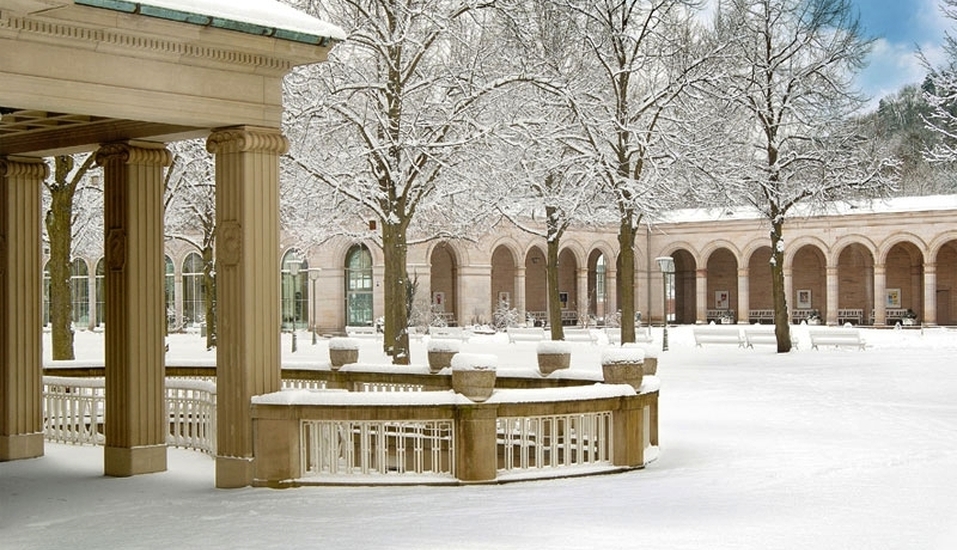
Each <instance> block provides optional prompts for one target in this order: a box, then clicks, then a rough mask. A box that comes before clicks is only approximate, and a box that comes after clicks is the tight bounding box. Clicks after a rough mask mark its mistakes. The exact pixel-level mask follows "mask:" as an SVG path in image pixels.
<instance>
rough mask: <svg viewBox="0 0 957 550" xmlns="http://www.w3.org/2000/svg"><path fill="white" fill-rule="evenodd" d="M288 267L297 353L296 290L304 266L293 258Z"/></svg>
mask: <svg viewBox="0 0 957 550" xmlns="http://www.w3.org/2000/svg"><path fill="white" fill-rule="evenodd" d="M286 265H288V266H289V275H290V276H291V277H292V352H293V353H296V322H297V321H298V320H299V316H298V315H296V306H297V305H298V304H296V288H297V287H298V286H299V284H298V283H299V268H300V267H301V265H302V264H301V263H300V261H299V259H298V258H295V257H293V258H292V259H290V260H289V261H288V262H287V264H286Z"/></svg>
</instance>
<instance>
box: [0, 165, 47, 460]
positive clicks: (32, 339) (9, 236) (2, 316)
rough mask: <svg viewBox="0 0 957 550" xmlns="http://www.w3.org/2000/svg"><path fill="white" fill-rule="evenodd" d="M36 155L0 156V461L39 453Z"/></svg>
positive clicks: (39, 177) (39, 172)
mask: <svg viewBox="0 0 957 550" xmlns="http://www.w3.org/2000/svg"><path fill="white" fill-rule="evenodd" d="M47 172H48V170H47V165H46V164H45V163H44V162H43V161H42V160H40V159H14V158H6V159H5V158H0V461H6V460H18V459H21V458H34V457H38V456H43V410H42V397H43V395H42V388H41V384H42V381H43V372H42V369H43V354H42V351H41V349H42V347H41V338H40V336H41V325H42V324H43V321H42V319H41V315H42V312H43V292H42V286H41V284H42V281H43V275H42V267H41V262H42V259H41V244H40V242H41V241H40V224H41V221H40V188H41V185H42V183H43V180H44V179H45V178H46V177H47Z"/></svg>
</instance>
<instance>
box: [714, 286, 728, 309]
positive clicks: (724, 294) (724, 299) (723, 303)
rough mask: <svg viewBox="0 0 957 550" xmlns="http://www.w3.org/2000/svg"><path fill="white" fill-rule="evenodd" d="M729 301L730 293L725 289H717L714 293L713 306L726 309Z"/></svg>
mask: <svg viewBox="0 0 957 550" xmlns="http://www.w3.org/2000/svg"><path fill="white" fill-rule="evenodd" d="M730 303H731V294H730V293H729V292H728V291H727V290H717V291H715V293H714V308H715V309H728V306H729V305H730Z"/></svg>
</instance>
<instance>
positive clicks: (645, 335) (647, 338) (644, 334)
mask: <svg viewBox="0 0 957 550" xmlns="http://www.w3.org/2000/svg"><path fill="white" fill-rule="evenodd" d="M605 336H606V337H608V343H609V344H621V327H606V328H605ZM652 342H654V339H653V338H652V337H651V327H648V328H647V329H645V328H640V327H635V343H642V344H650V343H652Z"/></svg>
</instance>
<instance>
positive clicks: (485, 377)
mask: <svg viewBox="0 0 957 550" xmlns="http://www.w3.org/2000/svg"><path fill="white" fill-rule="evenodd" d="M497 366H498V357H496V356H495V355H492V354H488V353H456V354H455V357H453V358H452V389H453V390H455V392H456V393H461V394H462V395H464V396H465V397H468V398H469V399H471V400H472V401H475V402H476V403H481V402H482V401H485V400H486V399H488V398H489V397H491V396H492V392H493V391H494V390H495V376H496V371H495V369H496V367H497Z"/></svg>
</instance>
